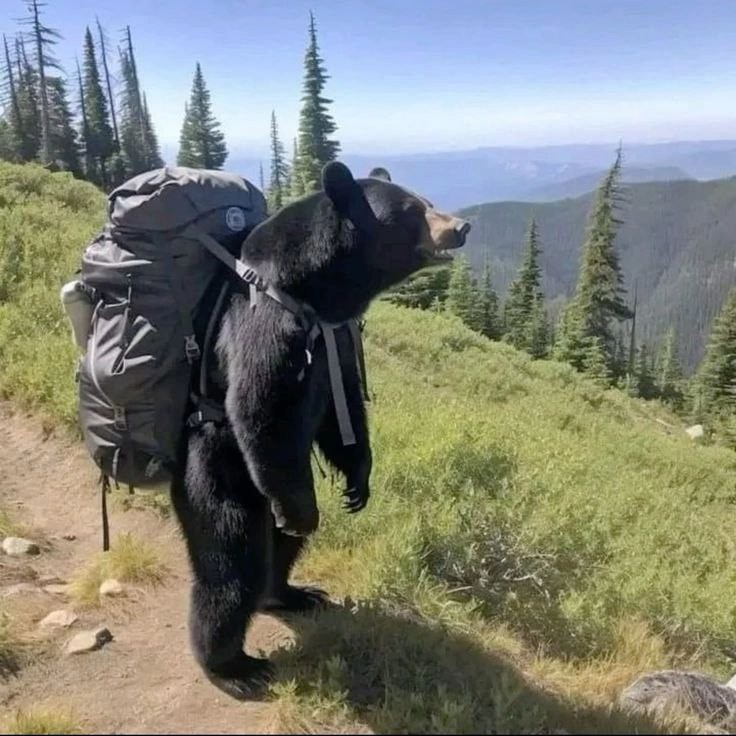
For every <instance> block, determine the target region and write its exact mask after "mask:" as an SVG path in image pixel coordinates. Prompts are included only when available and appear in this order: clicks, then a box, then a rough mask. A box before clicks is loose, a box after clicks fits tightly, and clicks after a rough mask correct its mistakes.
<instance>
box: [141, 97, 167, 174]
mask: <svg viewBox="0 0 736 736" xmlns="http://www.w3.org/2000/svg"><path fill="white" fill-rule="evenodd" d="M143 150H144V152H145V156H146V168H147V169H157V168H159V167H161V166H163V165H164V162H163V159H162V158H161V147H160V146H159V144H158V136H157V135H156V131H155V130H154V129H153V120H152V119H151V112H150V110H149V109H148V100H147V99H146V93H145V92H144V93H143Z"/></svg>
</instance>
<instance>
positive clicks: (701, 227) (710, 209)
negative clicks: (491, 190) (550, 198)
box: [464, 178, 736, 369]
mask: <svg viewBox="0 0 736 736" xmlns="http://www.w3.org/2000/svg"><path fill="white" fill-rule="evenodd" d="M626 191H627V194H626V204H625V205H624V208H623V211H622V219H623V220H624V225H623V227H622V228H621V230H620V233H619V235H618V239H617V243H618V250H619V253H620V254H621V263H622V266H623V269H624V275H625V280H626V286H627V288H628V290H629V291H630V292H631V291H633V286H634V280H636V281H637V282H638V289H639V306H640V309H639V316H640V317H641V319H640V320H639V321H638V322H637V329H639V328H641V332H640V334H641V336H642V339H644V340H646V341H648V342H650V343H652V342H653V341H655V340H656V339H658V338H659V337H660V336H661V335H662V333H663V332H664V331H665V330H666V329H667V328H668V327H669V326H672V327H674V328H675V330H676V331H677V334H678V336H679V342H680V347H681V353H682V358H683V362H684V363H685V365H686V367H687V368H689V369H691V368H693V367H694V365H695V364H696V363H697V361H698V360H699V359H700V357H701V356H702V352H703V348H704V341H705V339H706V337H707V335H708V332H709V329H710V325H711V322H712V320H713V318H714V317H715V316H716V315H717V314H718V311H719V310H720V308H721V306H722V304H723V300H724V298H725V295H726V293H727V291H728V289H729V287H730V286H732V285H734V284H736V269H735V268H734V255H733V254H734V235H733V234H734V232H736V178H731V179H721V180H717V181H708V182H698V181H673V182H650V183H643V184H630V185H627V186H626ZM590 203H591V196H590V195H588V196H585V197H580V198H578V199H566V200H563V201H560V202H551V203H542V204H531V203H519V202H499V203H493V204H486V205H480V206H478V207H471V208H469V209H467V210H465V211H464V214H465V216H466V217H468V218H470V219H471V220H472V221H473V229H472V230H471V232H470V237H469V240H468V245H467V246H466V251H467V253H468V255H469V256H470V258H471V260H473V261H474V263H475V265H476V266H477V267H478V268H481V267H482V263H483V259H484V256H485V252H486V250H487V249H488V250H490V254H491V258H492V264H493V266H494V270H495V277H496V280H497V283H498V286H499V287H501V291H504V290H505V288H506V285H507V283H508V281H509V280H510V279H511V278H513V276H514V275H515V272H516V269H517V268H518V265H519V263H520V261H521V252H522V247H523V241H524V231H525V229H526V227H527V225H528V222H529V218H530V217H531V216H532V215H534V216H536V218H537V223H538V225H539V233H540V238H541V245H542V248H543V252H542V256H541V263H542V267H543V269H544V279H543V285H544V288H545V290H546V293H547V295H548V297H549V298H550V299H552V300H557V301H558V302H559V300H560V299H562V298H564V296H565V295H567V294H570V293H571V292H572V290H573V289H574V288H575V282H576V279H577V272H578V264H579V257H580V246H581V245H582V242H583V239H584V237H585V227H586V218H587V213H588V210H589V208H590Z"/></svg>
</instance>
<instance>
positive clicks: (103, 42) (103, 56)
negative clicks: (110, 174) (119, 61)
mask: <svg viewBox="0 0 736 736" xmlns="http://www.w3.org/2000/svg"><path fill="white" fill-rule="evenodd" d="M95 22H96V23H97V38H98V39H99V42H100V60H101V61H102V71H103V72H104V74H105V89H106V90H107V104H108V105H109V106H110V121H111V122H112V135H113V141H114V143H115V151H116V152H117V151H119V150H120V132H119V131H118V116H117V114H116V112H115V96H114V95H113V93H112V81H111V80H110V67H109V66H108V63H107V36H106V35H105V31H104V30H103V28H102V24H101V23H100V19H99V18H95Z"/></svg>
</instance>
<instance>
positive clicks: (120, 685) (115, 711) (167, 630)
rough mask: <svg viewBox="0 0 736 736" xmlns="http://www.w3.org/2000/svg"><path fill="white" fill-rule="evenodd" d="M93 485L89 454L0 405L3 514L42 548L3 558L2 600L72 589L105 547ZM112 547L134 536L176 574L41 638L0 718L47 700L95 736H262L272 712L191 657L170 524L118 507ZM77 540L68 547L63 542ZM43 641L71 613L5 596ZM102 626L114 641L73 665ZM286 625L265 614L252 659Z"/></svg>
mask: <svg viewBox="0 0 736 736" xmlns="http://www.w3.org/2000/svg"><path fill="white" fill-rule="evenodd" d="M96 481H97V476H96V473H95V472H94V467H93V464H92V461H91V460H90V459H89V457H88V456H87V455H86V453H85V451H84V448H83V447H82V446H81V445H80V444H79V443H76V442H73V441H69V440H66V439H61V438H59V437H58V436H54V435H51V436H49V437H47V436H45V433H44V431H43V429H42V426H41V424H40V422H38V421H37V420H36V419H35V418H34V417H32V416H28V415H26V414H23V413H21V412H19V411H17V410H15V409H13V408H12V407H10V406H9V405H8V404H6V403H0V508H3V509H5V510H7V511H8V512H9V513H10V514H11V516H12V518H13V520H14V521H18V522H20V523H21V524H24V525H27V526H28V527H29V528H30V530H31V533H30V536H32V537H33V538H34V540H35V541H38V542H39V543H40V544H41V549H42V552H41V554H40V555H39V556H37V557H27V558H25V559H18V558H11V557H7V556H0V595H2V594H3V591H4V590H5V591H7V587H8V586H9V585H12V584H15V583H18V582H24V581H33V580H36V581H38V579H39V578H42V577H44V576H47V577H58V578H60V579H61V580H62V581H68V580H69V579H70V578H71V576H72V575H73V573H74V572H75V571H76V570H78V569H79V568H80V567H82V566H84V565H85V564H86V563H87V562H88V561H89V560H90V559H91V557H92V556H93V555H94V554H95V553H96V552H98V551H99V549H100V544H101V536H100V518H99V497H98V495H97V482H96ZM111 527H112V528H111V532H112V538H113V539H114V537H115V535H116V534H118V533H120V532H125V531H132V532H134V533H135V534H136V535H138V536H140V537H142V538H144V539H146V540H149V541H151V542H153V543H154V544H155V545H156V547H157V548H159V549H160V550H162V551H163V553H164V555H165V560H166V563H167V565H168V567H169V569H170V574H168V575H167V578H166V582H165V584H164V585H163V586H160V587H157V588H155V589H146V590H143V591H140V592H138V591H135V595H133V596H132V597H131V598H130V599H129V600H128V601H127V602H126V603H124V604H120V603H110V604H105V605H104V606H103V607H102V608H100V609H96V610H91V611H81V612H77V613H78V614H79V621H77V622H76V623H75V624H74V625H73V626H72V627H71V629H69V630H67V631H64V632H63V633H61V634H55V635H51V636H50V637H48V638H46V637H44V641H43V642H42V644H41V646H40V650H41V654H40V655H39V656H38V657H37V658H36V659H35V660H33V661H32V662H30V663H28V662H26V663H25V664H24V666H23V667H22V669H21V670H20V671H19V672H18V674H17V675H16V676H13V677H11V678H10V679H8V680H2V679H0V712H9V711H12V710H13V709H15V708H25V707H30V706H36V705H41V704H44V703H49V702H50V703H52V704H61V705H65V706H70V707H71V708H72V709H73V711H74V713H75V714H76V715H77V717H78V718H79V720H80V721H81V724H82V727H83V729H84V730H85V732H88V733H264V732H266V730H267V729H268V723H269V720H270V719H269V716H270V712H269V710H270V707H271V706H269V705H268V704H267V703H257V702H252V703H238V702H236V701H234V700H231V699H229V698H227V696H225V695H223V694H221V693H220V692H219V691H218V690H216V689H215V688H213V687H212V685H210V684H209V683H208V682H207V681H206V679H204V678H203V677H202V676H201V674H200V671H199V669H198V668H197V666H196V664H195V662H194V660H193V658H192V656H191V654H190V651H189V642H188V637H187V626H186V618H187V608H188V591H189V570H188V566H187V563H186V560H185V557H184V546H183V542H182V540H181V538H180V537H179V535H178V532H177V529H176V525H175V522H174V521H173V520H164V519H161V518H160V517H159V516H158V515H157V514H155V513H154V512H152V511H139V510H130V511H121V510H120V507H119V506H118V505H117V504H113V505H112V508H111ZM65 535H74V536H75V538H74V539H73V540H67V539H64V536H65ZM3 602H5V603H6V604H7V605H9V606H10V608H11V610H12V611H13V612H14V613H15V614H16V616H17V617H18V618H19V619H23V620H22V621H21V623H22V624H23V625H24V626H25V628H26V630H27V632H28V635H30V636H34V637H38V636H39V635H38V634H37V633H36V624H37V622H38V621H39V620H40V619H42V618H43V617H44V616H45V615H46V614H47V613H49V612H50V611H53V610H56V609H59V608H69V607H72V606H71V605H70V604H69V603H68V601H67V599H66V598H65V596H63V594H62V595H58V594H56V595H54V594H50V593H47V592H45V591H42V590H40V591H38V592H32V591H28V592H23V593H20V594H16V595H14V596H12V597H9V598H5V599H3ZM98 625H104V626H107V627H108V628H109V629H110V631H111V632H112V634H113V636H114V640H113V641H112V642H111V643H110V644H107V645H106V646H105V647H103V648H102V649H100V650H98V651H95V652H90V653H87V654H82V655H78V656H74V657H65V656H63V655H62V653H61V650H62V648H63V646H64V644H65V643H66V641H67V640H68V639H69V638H70V637H71V636H72V635H73V634H74V633H75V631H79V630H82V629H87V628H93V627H95V626H98ZM289 635H290V631H289V629H288V628H287V627H286V626H285V625H284V624H283V623H281V622H279V621H277V620H275V619H273V618H270V617H267V616H260V617H259V618H258V619H257V620H256V622H255V624H254V626H253V627H252V629H251V631H250V632H249V636H248V642H247V648H248V650H249V651H255V650H257V649H261V650H263V651H266V652H268V651H271V650H273V649H274V648H276V647H278V646H282V645H283V644H284V643H285V642H287V641H288V640H289Z"/></svg>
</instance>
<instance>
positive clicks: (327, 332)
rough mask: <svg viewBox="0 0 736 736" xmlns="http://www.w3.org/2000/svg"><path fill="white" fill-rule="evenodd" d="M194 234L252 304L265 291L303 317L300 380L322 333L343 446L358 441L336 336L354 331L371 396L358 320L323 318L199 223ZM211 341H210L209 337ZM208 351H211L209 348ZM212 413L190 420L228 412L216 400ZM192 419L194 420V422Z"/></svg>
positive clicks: (360, 369) (361, 372)
mask: <svg viewBox="0 0 736 736" xmlns="http://www.w3.org/2000/svg"><path fill="white" fill-rule="evenodd" d="M189 231H190V234H191V235H193V236H195V237H196V238H197V239H198V240H199V241H200V242H201V243H202V245H204V247H205V248H207V250H208V251H209V252H210V253H211V254H212V255H213V256H215V257H216V258H217V259H218V260H219V261H221V262H222V263H223V264H224V265H225V266H226V267H227V268H228V269H229V270H230V271H232V272H234V273H236V274H237V275H238V276H239V277H240V279H241V280H242V281H243V282H245V283H246V284H247V285H248V299H249V301H250V302H251V306H252V307H255V306H256V305H257V303H258V299H259V298H260V295H261V294H265V295H266V296H268V297H269V298H271V299H273V300H274V301H276V302H278V303H279V304H281V306H283V307H284V308H285V309H287V310H288V311H289V312H291V313H292V314H293V315H294V316H295V317H296V318H297V320H298V321H299V323H300V325H301V327H302V329H303V330H304V332H305V333H306V335H307V346H306V365H305V367H304V368H303V369H302V371H301V372H300V373H299V376H298V380H300V381H301V380H303V379H304V376H305V375H306V370H307V368H308V366H309V365H311V363H312V352H313V348H314V343H315V341H316V340H317V338H318V337H319V335H320V334H321V335H322V337H323V339H324V341H325V351H326V353H327V369H328V372H329V376H330V389H331V393H332V400H333V403H334V407H335V415H336V417H337V423H338V427H339V429H340V437H341V439H342V443H343V446H345V447H348V446H350V445H355V444H356V438H355V431H354V430H353V425H352V421H351V419H350V410H349V409H348V403H347V397H346V395H345V383H344V381H343V376H342V367H341V363H340V354H339V350H338V347H337V341H336V340H335V330H336V329H339V328H342V327H347V328H348V329H349V331H350V336H351V339H352V342H353V350H354V353H353V354H354V357H355V358H356V360H357V363H358V366H357V367H358V377H359V380H360V381H361V385H362V389H363V394H364V397H365V398H366V399H367V395H368V388H367V384H366V382H365V378H366V376H365V360H364V357H363V342H362V336H361V333H360V327H359V326H358V322H357V320H348V321H347V322H340V323H336V324H335V323H330V322H324V321H323V320H320V319H319V317H318V316H317V313H316V312H315V311H314V309H312V307H310V306H309V305H308V304H306V303H304V302H301V301H299V300H297V299H294V297H292V296H291V295H290V294H287V293H286V292H285V291H283V290H282V289H279V288H277V287H275V286H272V285H270V284H268V283H266V282H265V281H264V280H263V279H262V278H261V277H260V275H259V274H258V272H257V271H256V270H255V269H254V268H253V267H251V266H249V265H248V264H247V263H245V262H244V261H242V260H241V259H239V258H236V257H235V256H233V255H232V253H230V252H229V251H228V250H227V249H226V248H224V247H223V246H222V245H220V243H218V242H217V241H216V240H215V239H214V238H213V237H211V236H210V235H209V234H208V233H206V232H204V231H203V230H200V229H199V228H198V227H196V226H194V225H192V226H190V228H189ZM225 291H226V289H225V288H223V291H222V293H221V296H224V293H225ZM221 307H222V301H221V300H218V306H217V308H216V312H219V309H221ZM216 319H217V314H213V316H212V318H211V320H210V325H209V326H208V331H209V329H210V328H211V327H212V325H213V324H214V322H215V320H216ZM207 342H208V341H207ZM205 352H207V351H205ZM201 375H202V376H203V378H202V381H201V388H203V387H204V381H206V375H205V370H204V369H203V370H202V371H201ZM201 395H202V397H203V398H205V399H206V396H205V392H204V391H202V392H201ZM209 404H210V407H209V410H210V411H209V412H207V413H208V414H209V416H206V413H205V412H203V411H198V412H195V413H194V414H193V415H192V416H191V417H190V418H189V421H188V422H187V423H188V424H189V426H197V425H198V424H201V423H202V422H203V421H218V420H219V421H222V419H224V412H222V411H212V406H211V404H212V402H211V401H210V402H209ZM192 421H193V422H194V423H192Z"/></svg>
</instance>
